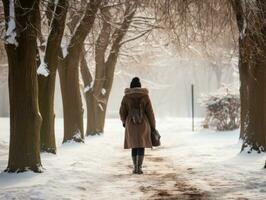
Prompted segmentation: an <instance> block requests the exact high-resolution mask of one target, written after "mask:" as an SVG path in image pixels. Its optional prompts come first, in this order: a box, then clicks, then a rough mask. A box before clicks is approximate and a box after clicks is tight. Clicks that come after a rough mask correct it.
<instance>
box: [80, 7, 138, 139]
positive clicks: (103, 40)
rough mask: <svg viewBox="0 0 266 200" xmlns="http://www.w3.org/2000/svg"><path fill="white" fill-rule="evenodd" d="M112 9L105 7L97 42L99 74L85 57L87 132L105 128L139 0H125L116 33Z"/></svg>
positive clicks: (97, 132)
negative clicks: (116, 74)
mask: <svg viewBox="0 0 266 200" xmlns="http://www.w3.org/2000/svg"><path fill="white" fill-rule="evenodd" d="M109 9H110V8H108V7H107V8H105V9H103V10H102V15H103V19H102V21H103V22H102V28H101V31H100V33H99V35H98V38H97V41H96V43H95V69H96V71H95V77H94V78H93V77H92V75H91V72H90V71H89V69H88V66H87V63H86V60H85V58H84V57H83V58H82V59H81V63H80V64H81V65H80V66H81V74H82V77H83V81H84V85H85V99H86V104H87V131H86V135H94V134H100V133H103V132H104V124H105V116H106V108H107V104H108V99H109V96H110V92H111V88H112V84H113V78H114V71H115V66H116V63H117V59H118V56H119V52H120V49H121V46H122V44H123V39H124V37H125V35H126V33H127V32H128V30H129V27H130V25H131V22H132V20H133V17H134V15H135V13H136V10H137V2H133V3H131V2H126V3H125V10H124V14H123V17H122V19H123V20H122V22H121V24H120V25H119V26H116V28H115V30H114V31H113V34H111V30H112V25H111V14H110V11H109ZM108 48H110V49H108Z"/></svg>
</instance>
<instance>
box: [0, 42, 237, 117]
mask: <svg viewBox="0 0 266 200" xmlns="http://www.w3.org/2000/svg"><path fill="white" fill-rule="evenodd" d="M150 41H152V42H149V43H148V42H143V41H136V42H135V43H134V44H133V45H131V46H130V47H128V46H127V47H125V48H124V49H123V51H122V52H123V53H121V56H120V59H119V62H118V64H117V67H116V72H115V77H114V83H113V88H112V92H111V96H110V100H109V103H108V109H107V116H108V117H119V115H118V112H119V106H120V103H121V99H122V97H123V94H124V89H125V88H126V87H129V84H130V81H131V79H132V78H133V77H134V76H138V77H140V80H141V82H142V86H143V87H145V88H148V89H149V93H150V98H151V101H152V104H153V108H154V111H155V114H156V116H157V117H190V116H191V84H194V91H195V116H196V117H203V116H204V108H202V107H201V106H200V102H199V99H200V97H201V94H209V93H212V92H215V91H216V90H217V89H218V88H220V87H221V86H222V85H223V84H227V85H230V86H231V87H234V88H238V86H239V82H238V79H239V78H238V72H237V55H236V53H235V52H233V51H234V49H233V48H232V44H231V43H230V44H229V45H226V42H223V43H222V46H221V45H219V44H217V45H213V46H212V48H211V50H210V51H209V53H208V56H206V52H205V49H204V47H202V46H198V45H194V46H188V48H187V50H186V51H180V50H178V49H175V48H173V45H168V43H166V42H165V40H164V39H157V40H156V39H154V38H151V39H150ZM226 41H227V40H226ZM227 42H228V41H227ZM88 60H89V58H88ZM89 63H90V62H89ZM92 66H93V64H92ZM92 71H93V70H92ZM7 74H8V69H7V64H6V59H5V58H4V55H2V59H1V63H0V75H1V76H0V94H1V96H0V116H1V117H8V116H9V100H8V83H7V80H8V79H7ZM56 85H57V86H56V94H55V113H56V116H57V117H62V100H61V92H60V88H59V87H60V86H59V79H58V78H57V83H56ZM82 95H83V91H82ZM83 108H84V109H86V106H85V103H84V105H83ZM84 114H86V112H84Z"/></svg>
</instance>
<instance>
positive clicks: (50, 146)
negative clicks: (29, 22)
mask: <svg viewBox="0 0 266 200" xmlns="http://www.w3.org/2000/svg"><path fill="white" fill-rule="evenodd" d="M55 6H56V8H55V13H54V16H53V17H52V19H51V30H50V34H49V37H48V41H47V46H46V50H45V57H44V62H45V63H46V64H47V68H48V70H49V75H48V77H44V76H43V75H39V76H38V83H39V106H40V112H41V115H42V118H43V121H42V125H41V151H45V152H50V153H56V144H55V132H54V119H55V114H54V92H55V79H56V70H57V65H58V56H59V48H60V44H61V40H62V37H63V33H64V27H65V20H66V14H67V6H68V5H67V1H66V0H59V1H58V4H57V5H54V6H53V7H55Z"/></svg>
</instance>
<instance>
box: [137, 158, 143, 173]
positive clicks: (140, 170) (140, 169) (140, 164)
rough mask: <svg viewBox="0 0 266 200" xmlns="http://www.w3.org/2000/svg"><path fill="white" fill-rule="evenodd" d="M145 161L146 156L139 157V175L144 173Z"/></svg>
mask: <svg viewBox="0 0 266 200" xmlns="http://www.w3.org/2000/svg"><path fill="white" fill-rule="evenodd" d="M143 160H144V156H138V174H143V171H142V163H143Z"/></svg>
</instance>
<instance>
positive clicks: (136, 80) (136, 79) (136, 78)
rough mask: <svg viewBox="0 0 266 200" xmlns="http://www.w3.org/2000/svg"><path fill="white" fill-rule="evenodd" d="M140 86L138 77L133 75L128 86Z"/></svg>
mask: <svg viewBox="0 0 266 200" xmlns="http://www.w3.org/2000/svg"><path fill="white" fill-rule="evenodd" d="M136 87H141V83H140V80H139V77H134V78H133V79H132V81H131V83H130V88H136Z"/></svg>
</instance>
